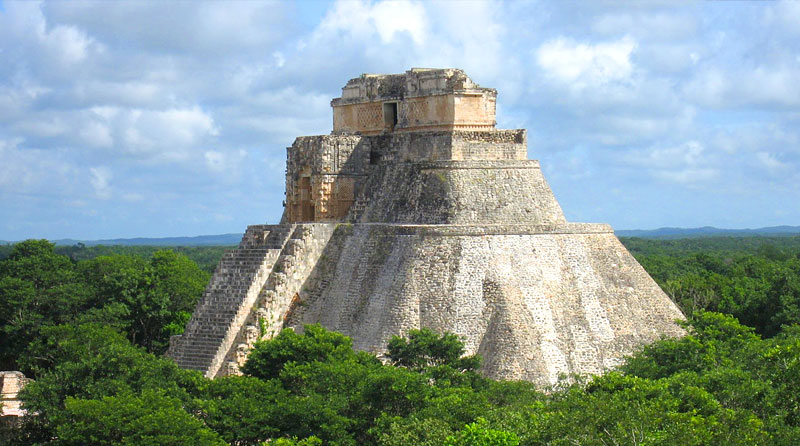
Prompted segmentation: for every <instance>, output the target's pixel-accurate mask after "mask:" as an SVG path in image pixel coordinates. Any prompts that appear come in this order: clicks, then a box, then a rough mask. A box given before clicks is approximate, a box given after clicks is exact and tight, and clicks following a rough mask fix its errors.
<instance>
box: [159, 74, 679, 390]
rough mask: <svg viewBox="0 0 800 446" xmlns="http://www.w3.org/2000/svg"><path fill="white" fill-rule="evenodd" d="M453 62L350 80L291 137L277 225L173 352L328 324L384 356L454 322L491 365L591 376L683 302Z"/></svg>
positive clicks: (251, 237)
mask: <svg viewBox="0 0 800 446" xmlns="http://www.w3.org/2000/svg"><path fill="white" fill-rule="evenodd" d="M496 98H497V91H496V90H494V89H491V88H482V87H480V86H479V85H477V84H475V83H474V82H473V81H472V80H471V79H470V78H469V77H467V76H466V74H465V73H464V72H463V71H461V70H458V69H412V70H409V71H406V72H405V73H403V74H392V75H371V74H364V75H361V76H360V77H358V78H355V79H351V80H350V81H348V82H347V85H345V86H344V88H343V89H342V97H340V98H336V99H334V100H333V101H332V102H331V105H332V107H333V132H332V133H331V134H330V135H321V136H301V137H299V138H297V139H296V140H295V142H294V144H292V146H291V147H289V148H288V149H287V160H286V201H285V210H284V214H283V217H282V219H281V223H280V224H278V225H256V226H249V227H248V228H247V231H246V233H245V235H244V237H243V238H242V241H241V243H240V244H239V246H238V248H237V249H235V250H233V251H230V252H227V253H225V255H224V257H223V258H222V260H221V262H220V264H219V266H218V267H217V270H216V272H215V273H214V277H213V278H212V280H211V282H210V284H209V286H208V288H207V289H206V291H205V294H204V295H203V298H202V300H201V302H200V304H199V305H198V307H197V309H196V310H195V312H194V315H193V316H192V319H191V321H190V322H189V324H188V325H187V327H186V331H185V333H184V334H183V335H182V336H176V337H173V339H172V340H171V345H170V349H169V351H168V353H167V354H168V355H169V356H170V357H172V358H174V359H175V360H176V361H177V362H178V364H179V365H180V366H182V367H185V368H188V369H195V370H201V371H202V372H203V373H204V374H205V375H206V376H208V377H217V376H224V375H228V374H237V373H239V367H240V366H241V365H242V364H243V363H244V361H245V360H246V358H247V354H248V352H249V351H250V349H251V348H252V345H253V343H254V342H255V341H256V340H258V339H261V338H265V337H266V338H268V337H271V336H273V335H274V334H275V333H277V332H278V331H280V330H281V329H283V328H286V327H293V328H295V329H297V330H301V329H302V326H303V324H307V323H320V324H322V325H323V326H325V327H327V328H329V329H332V330H336V331H339V332H342V333H344V334H346V335H348V336H351V337H352V338H353V343H354V346H355V347H356V348H358V349H361V350H367V351H371V352H375V353H380V352H381V351H382V349H384V348H385V347H386V343H387V341H388V340H389V338H390V337H391V336H392V335H398V334H399V335H402V334H405V333H407V332H408V331H409V330H410V329H414V328H421V327H428V328H431V329H433V330H435V331H440V332H442V331H449V332H453V333H456V334H457V335H459V336H460V337H461V338H462V339H463V340H464V341H465V344H466V347H467V350H468V352H469V353H479V354H480V355H481V356H483V358H484V365H483V371H484V373H485V374H487V375H488V376H490V377H494V378H502V379H525V380H529V381H533V382H534V383H536V384H538V385H540V386H546V385H549V384H553V383H555V382H556V380H557V379H558V377H559V375H560V374H571V373H579V374H597V373H602V372H603V371H604V370H607V369H609V368H611V367H614V366H617V365H619V364H620V363H621V361H622V359H623V357H624V355H626V354H630V353H631V352H632V351H633V350H635V349H636V348H637V347H639V346H641V345H642V344H644V343H648V342H652V341H654V340H656V339H658V338H659V337H662V336H678V335H681V334H682V333H683V332H682V330H681V328H680V327H679V326H678V325H677V324H676V323H675V321H676V320H678V319H682V318H683V315H682V314H681V312H680V311H679V310H678V308H677V307H676V306H675V305H674V304H673V303H672V302H671V301H670V299H669V298H668V297H667V296H666V295H665V294H664V292H663V291H661V289H659V287H658V286H657V285H656V283H655V282H654V281H653V280H652V279H651V278H650V276H648V275H647V273H646V272H645V271H644V269H642V267H641V266H640V265H639V264H638V263H637V262H636V260H634V258H633V257H632V256H631V255H630V254H629V253H628V252H627V250H626V249H625V248H624V247H623V246H622V244H621V243H620V242H619V240H618V239H617V238H616V237H615V235H614V233H613V231H612V229H611V227H610V226H608V225H605V224H595V223H570V222H567V221H566V219H565V218H564V214H563V213H562V211H561V207H560V206H559V204H558V202H557V201H556V199H555V197H554V196H553V193H552V192H551V190H550V188H549V186H548V185H547V182H546V181H545V179H544V177H543V176H542V171H541V169H540V167H539V162H538V161H535V160H529V159H527V141H526V131H525V130H497V129H496V128H495V104H496Z"/></svg>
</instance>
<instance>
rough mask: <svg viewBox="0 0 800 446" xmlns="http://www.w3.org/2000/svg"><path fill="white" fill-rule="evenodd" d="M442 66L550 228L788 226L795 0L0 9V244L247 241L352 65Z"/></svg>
mask: <svg viewBox="0 0 800 446" xmlns="http://www.w3.org/2000/svg"><path fill="white" fill-rule="evenodd" d="M411 67H436V68H442V67H457V68H462V69H464V70H465V71H466V72H467V74H468V75H469V76H470V77H471V78H472V79H473V80H474V81H475V82H477V83H479V84H480V85H481V86H484V87H492V88H496V89H497V90H498V112H497V124H498V125H497V126H498V128H507V129H514V128H526V129H528V154H529V157H530V158H532V159H538V160H540V161H541V165H542V169H543V171H544V174H545V176H546V178H547V180H548V182H549V184H550V186H551V188H552V189H553V192H554V193H555V196H556V198H557V199H558V201H559V202H560V204H561V206H562V208H563V209H564V213H565V215H566V217H567V219H568V220H570V221H575V222H598V223H610V224H611V225H612V226H613V227H614V228H616V229H649V228H657V227H663V226H678V227H698V226H706V225H708V226H717V227H724V228H746V227H763V226H775V225H800V1H786V2H703V3H695V2H674V1H663V2H660V1H648V2H625V3H621V2H607V1H602V0H600V1H592V2H584V1H581V2H569V1H559V2H556V1H547V2H522V1H514V2H484V1H458V2H445V1H438V2H418V1H360V0H349V1H336V2H328V3H325V2H297V3H290V2H260V1H253V0H251V1H244V2H221V1H219V2H214V1H197V2H180V1H176V2H160V1H159V2H144V1H119V2H89V3H85V2H80V1H69V2H44V3H39V2H35V1H23V2H14V1H4V0H0V239H4V240H20V239H25V238H49V239H60V238H76V239H101V238H117V237H166V236H191V235H202V234H220V233H230V232H243V231H244V229H245V228H246V226H247V225H249V224H262V223H277V222H278V221H279V219H280V216H281V213H282V212H283V208H282V201H283V198H284V169H285V158H286V147H288V146H290V145H291V144H292V142H293V140H294V138H295V137H297V136H300V135H317V134H327V133H329V132H330V131H331V127H332V114H331V109H330V100H331V99H332V98H334V97H338V96H340V95H341V88H342V86H344V84H345V83H346V82H347V80H348V79H350V78H353V77H357V76H359V75H360V74H361V73H402V72H404V71H405V70H407V69H409V68H411Z"/></svg>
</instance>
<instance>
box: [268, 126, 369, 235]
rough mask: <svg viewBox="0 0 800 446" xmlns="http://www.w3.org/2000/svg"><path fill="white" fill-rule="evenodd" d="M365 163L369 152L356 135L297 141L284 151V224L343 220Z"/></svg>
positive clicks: (363, 172)
mask: <svg viewBox="0 0 800 446" xmlns="http://www.w3.org/2000/svg"><path fill="white" fill-rule="evenodd" d="M368 164H369V149H368V146H367V145H365V144H364V143H363V138H362V137H360V136H354V135H321V136H303V137H299V138H297V139H296V140H295V142H294V144H292V146H291V147H289V148H287V159H286V213H285V221H284V222H285V223H286V222H309V221H341V220H343V219H344V218H345V217H346V216H347V213H348V212H349V210H350V206H351V205H352V204H353V201H354V200H355V197H356V196H357V195H358V194H359V193H360V187H361V184H362V182H363V179H364V176H365V175H366V170H367V166H368Z"/></svg>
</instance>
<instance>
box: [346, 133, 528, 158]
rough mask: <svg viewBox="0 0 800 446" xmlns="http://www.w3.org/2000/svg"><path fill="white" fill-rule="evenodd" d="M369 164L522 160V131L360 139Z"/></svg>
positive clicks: (524, 149)
mask: <svg viewBox="0 0 800 446" xmlns="http://www.w3.org/2000/svg"><path fill="white" fill-rule="evenodd" d="M362 144H364V145H365V149H366V150H367V151H368V152H369V153H370V154H371V157H370V161H371V163H372V164H378V163H382V164H386V163H396V162H420V161H466V160H526V159H527V158H528V146H527V140H526V133H525V130H494V131H446V132H440V131H437V132H415V133H393V134H386V135H378V136H367V137H364V138H363V142H362Z"/></svg>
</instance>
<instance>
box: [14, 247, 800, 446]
mask: <svg viewBox="0 0 800 446" xmlns="http://www.w3.org/2000/svg"><path fill="white" fill-rule="evenodd" d="M781 240H789V241H788V242H786V243H779V242H770V241H766V242H765V241H764V240H763V239H762V240H759V241H757V242H754V241H752V240H749V239H748V240H745V241H744V242H743V243H742V246H746V249H738V250H737V249H736V248H735V245H733V244H731V243H730V241H729V240H720V241H719V242H708V241H705V242H703V241H702V239H701V241H698V239H694V240H688V241H674V240H670V241H646V240H640V239H627V240H624V242H625V243H626V245H627V246H628V247H629V249H631V251H632V252H633V253H634V254H635V255H636V257H637V259H638V260H639V261H640V262H641V263H642V264H643V265H644V266H645V268H646V269H648V271H649V272H650V273H651V274H652V275H653V277H654V278H655V279H656V280H657V281H658V282H659V284H660V285H661V286H662V287H663V288H664V289H665V290H666V291H667V292H668V293H670V294H671V296H672V297H673V298H674V299H675V300H676V301H677V302H678V303H679V305H681V307H682V309H683V310H684V311H685V312H687V313H688V314H689V316H690V318H689V321H688V323H687V326H686V328H687V331H688V335H687V336H686V337H684V338H681V339H670V340H663V341H660V342H657V343H655V344H652V345H651V346H648V347H646V348H644V349H643V350H642V351H640V352H639V353H638V354H636V355H634V356H633V357H631V358H629V359H628V360H627V362H626V363H625V364H624V365H623V366H622V367H621V368H620V369H619V370H618V371H616V372H612V373H608V374H606V375H604V376H602V377H595V378H580V377H577V378H576V377H572V380H565V381H564V382H563V383H562V384H561V385H559V386H556V387H555V388H553V389H551V390H550V391H549V392H540V391H537V390H536V389H534V388H533V386H532V385H531V384H529V383H525V382H503V381H494V380H490V379H486V378H483V377H482V376H480V374H479V373H477V372H476V370H477V367H478V365H479V362H480V358H477V357H463V358H462V354H463V353H464V350H463V345H462V344H461V342H460V341H459V340H458V339H457V338H456V337H455V336H453V335H449V334H437V333H432V332H430V331H426V330H423V331H416V332H412V333H411V334H410V335H409V337H408V338H395V339H392V340H391V341H390V342H389V345H388V349H387V350H388V355H387V358H385V361H383V362H382V361H379V360H378V359H377V358H375V357H374V356H371V355H368V354H366V353H361V352H355V351H353V349H352V343H351V341H350V339H349V338H347V337H346V336H343V335H341V334H338V333H334V332H330V331H327V330H325V329H323V328H322V327H319V326H308V327H306V328H305V330H304V333H303V334H298V333H294V332H292V331H284V332H281V333H280V334H279V335H278V336H277V337H275V338H274V339H272V340H270V341H262V342H260V343H258V344H257V346H256V348H255V351H254V352H253V353H252V355H251V357H250V360H249V361H248V363H247V364H246V365H245V367H244V368H243V370H244V372H245V376H241V377H228V378H222V379H217V380H208V379H205V378H203V377H202V376H201V375H200V374H199V373H197V372H190V371H186V370H181V369H179V368H178V367H177V366H176V365H175V364H174V362H172V361H170V360H167V359H163V358H161V357H159V356H158V355H157V354H158V353H160V352H161V351H163V348H164V347H165V345H166V339H167V336H168V335H169V334H170V333H173V332H178V331H180V330H182V325H183V324H184V323H185V322H186V320H187V318H188V312H191V310H192V308H193V306H194V304H195V302H196V300H197V299H198V298H199V296H200V294H201V293H202V289H203V287H204V285H205V283H206V282H207V281H208V278H209V275H208V273H206V272H203V271H202V270H201V269H200V268H198V267H197V265H196V264H194V263H193V262H191V261H190V260H189V259H188V258H186V257H185V256H183V255H181V254H178V253H175V252H171V251H159V252H157V253H155V254H151V256H150V257H143V256H141V255H111V256H100V257H96V258H93V259H91V260H75V259H73V258H70V257H69V256H66V255H62V254H59V253H58V252H57V251H56V250H55V249H54V247H53V245H52V244H49V243H47V242H44V241H28V242H25V243H21V244H18V245H16V246H14V247H13V249H12V250H11V252H9V253H8V256H7V257H6V258H5V259H4V260H0V296H1V297H2V299H0V305H2V309H0V310H2V311H0V330H2V338H1V340H0V358H2V360H3V361H4V364H5V366H4V367H3V368H4V369H9V368H12V367H13V368H16V367H19V368H20V369H21V370H22V371H23V372H25V373H26V374H27V375H28V376H30V377H32V378H35V382H34V383H32V384H30V385H29V386H28V387H27V388H26V390H25V391H24V392H23V394H22V397H23V399H24V401H25V403H26V407H27V409H28V410H29V411H31V412H33V413H36V414H37V415H36V416H30V417H26V418H25V422H24V424H23V426H22V428H21V429H19V430H16V431H12V433H11V434H9V433H7V432H6V433H4V435H10V437H6V438H0V443H2V444H16V445H30V444H54V445H78V444H81V445H83V444H98V445H123V444H124V445H131V444H136V445H149V444H152V445H156V444H158V445H161V444H175V445H177V444H197V445H223V444H235V445H264V444H269V445H283V446H287V445H288V446H291V445H303V446H312V445H313V446H318V445H382V446H394V445H412V444H413V445H423V446H424V445H448V446H456V445H457V446H465V445H495V446H508V445H572V444H581V445H598V446H599V445H609V444H654V445H714V444H724V445H726V446H728V445H752V444H765V445H766V444H769V445H792V444H798V443H800V397H798V394H797V391H796V389H798V388H800V326H799V325H798V322H800V314H798V307H800V284H799V283H798V281H799V280H800V243H794V242H793V241H792V240H793V238H786V239H781ZM682 242H685V244H682ZM696 243H711V245H710V246H705V247H703V248H702V251H698V249H700V248H697V247H696V246H693V244H696ZM706 310H715V311H717V312H709V311H706ZM723 313H731V314H733V315H734V316H736V317H738V320H737V318H735V317H733V316H731V315H727V314H723ZM154 353H155V354H154ZM267 441H269V442H268V443H265V442H267Z"/></svg>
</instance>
